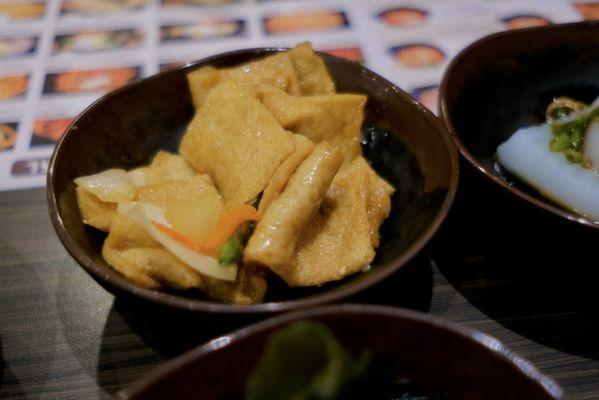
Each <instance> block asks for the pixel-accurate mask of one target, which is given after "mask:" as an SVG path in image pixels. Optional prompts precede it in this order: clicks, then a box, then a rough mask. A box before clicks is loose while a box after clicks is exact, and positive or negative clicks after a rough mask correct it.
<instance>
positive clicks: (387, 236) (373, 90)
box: [47, 49, 458, 313]
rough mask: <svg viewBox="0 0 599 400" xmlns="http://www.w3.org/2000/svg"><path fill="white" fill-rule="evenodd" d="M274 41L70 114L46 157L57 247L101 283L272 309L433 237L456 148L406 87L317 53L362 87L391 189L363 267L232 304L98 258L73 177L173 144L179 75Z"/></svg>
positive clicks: (450, 191) (300, 301) (347, 84)
mask: <svg viewBox="0 0 599 400" xmlns="http://www.w3.org/2000/svg"><path fill="white" fill-rule="evenodd" d="M279 51H283V49H250V50H241V51H235V52H231V53H226V54H222V55H218V56H214V57H210V58H207V59H204V60H202V61H199V62H197V63H195V64H193V65H190V66H187V67H183V68H179V69H175V70H172V71H168V72H165V73H162V74H159V75H155V76H152V77H150V78H147V79H143V80H142V81H139V82H136V83H133V84H131V85H128V86H126V87H124V88H121V89H119V90H117V91H114V92H112V93H109V94H108V95H106V96H104V97H103V98H101V99H100V100H98V101H97V102H96V103H95V104H93V105H91V106H90V107H89V108H88V109H87V110H85V111H84V112H83V113H82V114H81V115H80V116H79V117H78V118H77V119H76V120H75V121H74V122H73V123H72V124H71V126H70V127H69V128H68V130H67V131H66V133H65V134H64V136H63V137H62V139H61V140H60V142H59V143H58V145H57V146H56V149H55V151H54V154H53V156H52V159H51V160H50V165H49V169H48V184H47V190H48V204H49V209H50V216H51V219H52V222H53V224H54V227H55V229H56V232H57V234H58V236H59V238H60V239H61V241H62V243H63V244H64V246H65V247H66V249H67V250H68V251H69V253H71V255H72V256H73V257H74V258H75V259H76V260H77V261H78V262H79V263H80V264H81V265H82V266H83V268H84V269H85V270H86V271H87V272H88V273H89V274H90V275H91V276H92V277H93V278H94V279H96V280H97V281H98V282H99V283H100V284H102V285H104V286H105V287H106V288H108V289H109V290H111V291H115V292H117V293H123V292H124V293H128V294H133V295H134V296H137V297H141V298H143V299H146V300H149V301H151V302H153V303H158V304H161V305H166V306H170V307H175V308H178V309H182V310H189V311H204V312H218V313H258V312H277V311H283V310H290V309H297V308H304V307H308V306H313V305H316V304H321V303H326V302H332V301H335V300H339V299H341V298H343V297H346V296H349V295H351V294H353V293H356V292H358V291H360V290H363V289H365V288H367V287H369V286H371V285H373V284H375V283H376V282H378V281H380V280H382V279H384V278H385V277H386V276H388V275H390V274H391V273H393V272H395V271H397V270H398V269H399V268H400V267H402V266H403V265H405V264H406V263H407V262H408V261H409V260H410V259H412V257H414V256H415V255H416V253H418V252H419V251H420V250H421V249H422V248H423V247H424V245H425V244H426V243H427V242H428V240H429V239H430V238H431V237H432V235H433V234H434V232H435V231H436V230H437V228H438V227H439V225H440V224H441V222H442V221H443V219H444V218H445V216H446V214H447V212H448V210H449V207H450V205H451V203H452V201H453V198H454V194H455V190H456V185H457V178H458V159H457V151H456V150H455V147H454V146H453V143H452V142H451V139H450V138H449V136H448V135H447V133H446V131H445V130H444V127H443V126H442V124H441V123H440V121H439V120H438V119H437V118H435V117H434V116H433V115H432V114H431V113H430V112H429V111H428V110H426V109H425V108H424V107H423V106H421V105H420V104H418V103H417V102H415V101H414V100H412V99H411V98H410V97H409V96H408V95H407V94H406V93H404V92H403V91H401V90H400V89H398V88H397V87H396V86H394V85H393V84H391V83H390V82H389V81H387V80H385V79H383V78H381V77H380V76H378V75H376V74H375V73H373V72H371V71H369V70H368V69H366V68H365V67H364V66H362V65H360V64H358V63H354V62H350V61H347V60H343V59H340V58H337V57H333V56H329V55H326V54H321V56H322V57H323V59H324V60H325V62H326V65H327V67H328V68H329V71H330V72H331V75H332V76H333V79H334V80H335V82H336V84H337V88H338V91H340V92H358V93H364V94H367V95H368V97H369V99H368V103H367V105H366V118H365V124H364V129H363V133H364V135H363V141H364V143H365V145H364V152H365V155H366V157H367V158H368V159H369V161H370V162H371V163H372V165H373V166H374V168H375V169H376V170H377V171H378V172H379V173H380V174H381V175H382V176H384V177H385V178H386V179H387V180H388V181H389V182H391V183H392V184H393V185H394V186H395V187H396V189H397V191H396V193H395V194H394V197H393V199H392V208H393V210H392V213H391V215H390V217H389V218H388V219H387V221H386V222H385V224H384V225H383V227H382V230H381V245H380V246H379V249H378V251H377V256H376V259H375V260H374V262H373V263H372V268H371V270H370V271H368V272H366V273H360V274H357V275H354V276H351V277H348V278H346V279H343V280H342V281H339V282H333V283H330V284H326V285H323V286H322V287H315V288H305V289H299V288H295V289H289V288H286V287H284V286H280V285H279V287H278V288H277V287H276V286H275V287H273V288H272V289H273V290H271V288H269V292H268V293H267V298H266V299H265V302H264V303H262V304H256V305H248V306H241V305H228V304H222V303H219V302H216V301H212V300H209V299H206V298H198V297H193V296H184V295H183V294H181V293H172V292H171V293H167V292H159V291H154V290H148V289H143V288H140V287H137V286H135V285H133V284H132V283H131V282H129V281H127V280H126V279H125V278H124V277H122V276H121V275H120V274H118V273H117V272H116V271H114V270H113V269H112V268H110V267H109V266H108V265H107V264H106V262H105V261H104V259H103V258H102V256H101V247H102V243H103V241H104V237H105V234H103V233H101V232H99V231H97V230H95V229H92V228H89V227H86V226H84V225H83V223H82V220H81V215H80V213H79V208H78V206H77V201H76V197H75V185H74V183H73V179H74V178H76V177H78V176H82V175H88V174H93V173H97V172H100V171H102V170H105V169H108V168H132V167H135V166H139V165H142V164H145V163H148V162H149V161H150V160H151V158H152V156H153V155H154V154H155V153H156V152H157V151H158V150H161V149H163V150H170V151H177V148H178V144H179V141H180V138H181V135H182V133H183V132H184V130H185V128H186V126H187V124H188V122H189V121H190V119H191V117H192V115H193V112H194V109H193V105H192V102H191V98H190V94H189V90H188V88H187V81H186V74H187V73H188V72H189V71H190V70H192V69H195V68H199V67H202V66H207V65H212V66H215V67H226V66H231V65H235V64H240V63H243V62H247V61H249V60H252V59H255V58H257V57H263V56H267V55H270V54H274V53H276V52H279ZM381 129H382V130H381Z"/></svg>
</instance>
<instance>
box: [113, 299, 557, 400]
mask: <svg viewBox="0 0 599 400" xmlns="http://www.w3.org/2000/svg"><path fill="white" fill-rule="evenodd" d="M305 319H310V320H316V321H320V322H322V323H324V324H326V325H327V326H328V327H329V328H330V329H331V330H332V331H333V333H334V334H335V336H336V337H337V339H339V341H340V342H341V343H342V345H343V346H344V347H345V348H346V349H347V350H348V351H350V353H352V355H353V356H354V357H357V356H358V355H360V354H361V353H362V352H363V351H365V350H371V351H372V352H373V353H374V355H375V357H377V358H381V359H382V360H384V361H385V362H388V363H389V365H390V367H391V368H392V369H393V370H394V371H395V372H396V373H398V374H401V375H404V376H406V377H408V378H410V379H412V380H414V381H415V382H416V383H417V384H419V385H422V386H425V387H427V388H430V389H432V390H435V391H439V392H441V393H447V394H449V395H450V397H449V398H451V399H472V400H474V399H485V400H493V399H502V400H503V399H527V400H541V399H561V398H563V394H562V389H561V388H560V387H559V386H558V385H557V383H556V382H555V381H553V380H552V379H551V378H549V377H547V376H544V375H542V374H541V373H540V372H539V371H538V370H537V369H536V368H535V367H534V366H532V365H531V364H530V363H529V362H528V361H526V360H524V359H522V358H521V357H519V356H517V355H515V354H513V353H512V352H510V351H509V350H507V349H506V348H505V347H504V346H503V344H502V343H501V342H499V341H498V340H496V339H494V338H492V337H490V336H487V335H486V334H484V333H481V332H477V331H472V330H469V329H466V328H463V327H460V326H458V325H455V324H452V323H449V322H447V321H444V320H442V319H439V318H435V317H432V316H430V315H427V314H423V313H419V312H414V311H408V310H402V309H398V308H391V307H382V306H365V305H352V304H344V305H335V306H328V307H322V308H315V309H311V310H308V311H299V312H294V313H289V314H285V315H281V316H277V317H274V318H271V319H268V320H266V321H262V322H260V323H257V324H254V325H250V326H248V327H246V328H243V329H240V330H237V331H235V332H233V333H230V334H228V335H224V336H221V337H218V338H216V339H213V340H212V341H210V342H208V343H206V344H204V345H202V346H200V347H198V348H196V349H194V350H192V351H190V352H188V353H186V354H184V355H182V356H180V357H178V358H176V359H174V360H172V361H170V362H168V363H166V364H164V365H162V366H160V367H159V368H157V369H156V370H155V371H153V372H152V373H150V374H149V375H148V376H146V377H144V378H142V379H140V380H139V381H138V382H136V383H134V384H133V385H132V386H131V387H129V388H127V389H125V390H123V391H121V392H120V393H119V394H118V396H117V397H120V398H122V399H130V400H137V399H166V398H176V399H181V400H185V399H239V398H243V393H244V385H245V381H246V378H247V376H248V375H249V374H250V372H251V371H252V369H253V368H254V366H255V365H256V362H257V361H258V359H259V358H260V356H261V354H262V353H263V350H264V346H265V340H266V338H267V337H268V335H269V334H270V333H272V332H273V331H275V330H277V329H279V328H281V327H283V326H285V325H287V324H289V323H291V322H293V321H298V320H305ZM232 365H235V367H234V368H231V366H232Z"/></svg>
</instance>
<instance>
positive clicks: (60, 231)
mask: <svg viewBox="0 0 599 400" xmlns="http://www.w3.org/2000/svg"><path fill="white" fill-rule="evenodd" d="M285 50H288V48H285V47H260V48H251V49H241V50H234V51H230V52H226V53H220V54H217V55H214V56H211V57H207V58H203V59H201V60H198V61H194V62H192V63H188V64H186V65H184V66H181V67H178V68H175V69H171V70H167V71H163V72H161V73H158V74H155V75H152V76H149V77H146V78H143V79H141V80H139V81H136V82H132V83H130V84H127V85H125V86H123V87H121V88H118V89H116V90H114V91H112V92H109V93H107V94H105V95H104V96H102V97H100V98H99V99H98V100H96V101H94V102H93V103H92V104H91V105H89V106H88V107H87V108H86V109H85V110H84V111H83V112H81V113H80V114H79V115H78V116H77V117H76V118H75V119H74V120H73V121H72V122H71V124H69V126H68V128H67V130H66V131H65V133H64V134H63V135H62V137H61V138H60V140H59V141H58V143H57V144H56V147H55V148H54V151H53V153H52V157H51V158H50V162H49V164H48V173H47V180H46V188H47V189H46V191H47V201H48V209H49V212H50V219H51V220H52V225H53V226H54V230H55V231H56V233H57V235H58V237H59V239H60V241H61V242H62V244H63V246H64V247H65V248H66V250H67V251H68V253H69V254H70V255H71V256H72V257H73V258H74V259H75V261H77V262H78V263H79V264H80V265H81V266H82V267H83V268H84V269H85V270H86V271H87V272H88V273H89V274H90V275H91V276H92V277H94V278H95V279H96V280H99V281H102V282H106V283H108V284H109V285H110V286H111V287H114V288H116V289H118V290H119V291H122V292H128V293H131V294H133V295H135V296H137V297H141V298H142V299H144V300H148V301H150V302H152V303H157V304H159V305H163V306H168V307H173V308H176V309H181V310H186V311H192V312H211V313H222V314H259V313H276V312H282V311H290V310H295V309H300V308H305V307H313V306H316V305H319V304H325V303H331V302H334V301H337V300H340V299H342V298H345V297H348V296H350V295H352V294H355V293H358V292H360V291H362V290H364V289H366V288H368V287H370V286H373V285H374V284H376V283H378V282H380V281H382V280H383V279H385V278H386V277H387V276H389V275H391V274H393V273H394V272H396V271H397V270H399V269H400V268H401V267H402V266H404V265H405V264H407V263H408V262H409V261H410V260H412V259H413V258H414V257H415V256H416V255H417V254H418V253H419V252H420V251H421V250H422V249H423V248H424V246H425V245H426V244H427V243H428V242H429V241H430V240H431V238H432V237H433V236H434V234H435V233H436V232H437V230H438V229H439V227H440V226H441V224H442V223H443V221H444V220H445V218H446V216H447V214H448V212H449V210H450V208H451V205H452V204H453V201H454V199H455V195H456V191H457V186H458V178H459V156H458V152H457V149H456V148H455V145H454V143H453V141H452V140H451V138H450V137H449V135H448V133H447V131H446V130H445V126H444V125H443V124H442V122H441V120H440V119H439V118H438V117H436V116H435V115H433V114H432V112H430V111H429V110H428V109H427V108H426V107H424V106H423V105H421V104H420V103H418V102H417V101H416V100H414V99H413V98H412V97H410V96H409V95H408V94H407V93H406V92H404V91H403V90H401V89H400V88H399V87H397V86H396V85H394V84H393V83H391V82H389V81H388V80H387V79H385V78H383V77H381V76H380V75H378V74H376V73H375V72H373V71H371V70H370V69H368V68H366V67H365V66H363V65H360V68H361V71H362V72H366V74H369V75H370V76H371V77H372V78H374V79H377V80H379V81H382V82H383V83H384V84H385V85H388V86H389V88H390V89H391V90H393V91H394V92H395V93H397V94H398V95H399V96H400V97H401V98H403V100H405V101H407V102H409V103H411V104H412V105H413V106H414V107H416V108H417V109H418V111H419V112H421V113H423V114H424V118H425V119H427V120H429V121H430V122H431V124H432V125H433V126H435V128H436V129H437V131H438V132H439V136H440V137H441V138H442V140H443V143H444V145H445V148H446V149H447V152H448V158H449V164H450V165H449V167H450V176H449V187H448V188H447V193H446V194H445V198H444V200H443V203H442V204H441V206H440V208H439V210H438V211H437V214H436V215H435V217H434V218H433V220H432V222H431V223H430V225H429V226H428V227H427V228H426V229H424V230H423V232H422V233H421V234H420V235H419V237H418V238H417V239H416V240H415V242H414V243H413V244H412V245H411V246H410V247H408V248H407V249H406V250H405V251H404V252H403V253H402V254H401V255H400V256H399V257H397V258H396V259H394V260H393V261H392V262H390V263H387V264H384V265H380V266H378V267H377V268H375V269H373V270H371V271H369V272H368V273H366V274H364V275H362V276H360V277H357V278H356V280H355V281H353V282H349V283H348V284H346V285H344V286H342V287H338V288H334V289H330V290H327V291H324V292H321V293H316V294H312V295H309V296H307V297H303V298H298V299H292V300H283V301H272V302H265V303H257V304H251V305H235V304H227V303H221V302H217V301H213V300H204V299H194V298H189V297H181V296H178V295H175V294H169V293H165V292H160V291H156V290H151V289H145V288H141V287H138V286H136V285H134V284H133V283H131V282H129V281H128V280H126V279H125V278H124V277H122V276H120V275H119V276H118V277H117V278H116V279H114V278H111V277H110V276H109V275H106V273H105V272H104V267H102V266H99V265H96V264H95V263H94V262H93V261H92V260H91V259H90V258H89V257H87V256H86V255H85V253H84V252H83V251H82V250H81V249H79V247H78V246H77V244H76V242H75V240H74V239H73V237H72V236H71V235H70V233H69V232H68V231H67V229H66V227H65V225H64V222H63V220H62V217H61V215H60V212H59V207H58V193H56V192H55V190H54V181H55V166H56V163H57V159H58V157H59V155H60V153H61V149H62V147H63V143H64V142H65V141H66V140H67V138H68V137H69V136H70V135H73V134H74V132H75V131H76V130H77V124H78V122H79V121H80V120H82V119H83V118H85V116H86V115H87V114H88V113H89V112H90V111H92V110H93V109H94V108H95V107H96V106H97V105H98V104H100V103H103V102H106V101H110V99H112V98H113V97H115V96H118V95H119V94H120V93H121V92H123V91H126V90H129V89H130V88H132V87H136V86H138V85H142V84H144V83H145V82H148V81H150V80H153V79H159V78H161V77H163V76H164V75H167V74H170V73H175V72H181V71H188V70H191V69H194V68H196V67H198V66H200V65H209V64H210V63H211V62H213V61H217V60H219V59H220V58H223V57H229V56H235V55H242V54H252V55H253V57H260V56H266V55H269V54H274V53H276V52H281V51H285ZM318 54H319V56H321V57H322V58H323V59H325V60H326V59H328V60H331V61H335V62H342V63H349V64H351V65H356V64H358V65H359V63H357V62H353V61H349V60H345V59H342V58H340V57H336V56H332V55H329V54H323V53H320V52H318Z"/></svg>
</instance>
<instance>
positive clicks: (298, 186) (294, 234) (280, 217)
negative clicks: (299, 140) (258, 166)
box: [243, 142, 342, 279]
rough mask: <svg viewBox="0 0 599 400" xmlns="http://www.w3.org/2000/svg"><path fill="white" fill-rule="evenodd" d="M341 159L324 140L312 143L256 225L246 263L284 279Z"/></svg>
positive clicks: (249, 243)
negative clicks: (262, 267)
mask: <svg viewBox="0 0 599 400" xmlns="http://www.w3.org/2000/svg"><path fill="white" fill-rule="evenodd" d="M341 162H342V157H341V155H340V154H339V152H338V151H336V150H335V149H334V148H333V147H332V146H331V145H329V144H328V143H327V142H322V143H319V144H318V145H316V146H315V147H314V150H312V152H311V153H310V154H309V155H308V156H307V157H306V159H305V160H304V161H303V162H302V163H301V164H300V165H299V166H298V167H297V169H296V170H295V172H294V173H293V175H291V177H290V178H289V181H288V182H287V184H286V185H285V188H284V189H283V192H282V193H281V194H280V195H279V196H278V197H277V198H276V199H274V200H273V201H272V203H271V204H270V206H269V207H268V208H267V209H266V211H265V213H264V215H263V216H262V219H261V220H260V221H259V222H258V224H257V225H256V229H255V230H254V233H253V234H252V236H251V237H250V239H249V241H248V243H247V246H246V247H245V250H244V254H243V260H244V262H245V263H246V264H258V265H263V266H266V267H268V268H270V269H271V270H272V271H274V272H275V273H276V274H278V275H279V276H281V277H283V279H285V276H287V274H288V271H287V270H288V268H289V266H290V261H291V259H292V257H293V254H294V252H295V247H296V243H297V240H298V237H299V235H300V234H301V232H302V231H303V230H304V228H305V226H306V224H307V223H308V222H309V221H310V219H311V218H312V215H313V214H314V212H315V211H316V210H317V209H318V207H319V206H320V203H321V201H322V199H323V198H324V196H325V194H326V192H327V189H328V188H329V186H330V184H331V181H332V180H333V177H334V176H335V174H336V173H337V170H338V169H339V167H340V166H341Z"/></svg>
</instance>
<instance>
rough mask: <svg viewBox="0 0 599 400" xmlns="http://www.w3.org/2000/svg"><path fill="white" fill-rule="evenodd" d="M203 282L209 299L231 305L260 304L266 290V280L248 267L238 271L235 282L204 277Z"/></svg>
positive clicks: (252, 268) (245, 266)
mask: <svg viewBox="0 0 599 400" xmlns="http://www.w3.org/2000/svg"><path fill="white" fill-rule="evenodd" d="M204 280H205V282H206V287H205V288H204V290H205V291H206V293H207V294H208V296H209V297H211V298H213V299H217V300H220V301H222V302H225V303H231V304H255V303H260V302H261V301H262V299H263V298H264V294H265V293H266V288H267V283H266V279H264V277H263V276H262V275H261V274H260V272H259V271H258V270H257V269H256V268H254V267H252V266H250V265H244V266H242V267H241V268H240V269H239V272H238V273H237V279H236V280H235V282H227V281H223V280H220V279H214V278H210V277H205V278H204Z"/></svg>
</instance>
